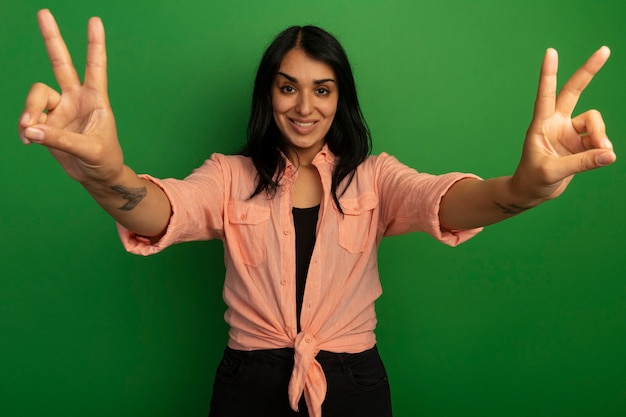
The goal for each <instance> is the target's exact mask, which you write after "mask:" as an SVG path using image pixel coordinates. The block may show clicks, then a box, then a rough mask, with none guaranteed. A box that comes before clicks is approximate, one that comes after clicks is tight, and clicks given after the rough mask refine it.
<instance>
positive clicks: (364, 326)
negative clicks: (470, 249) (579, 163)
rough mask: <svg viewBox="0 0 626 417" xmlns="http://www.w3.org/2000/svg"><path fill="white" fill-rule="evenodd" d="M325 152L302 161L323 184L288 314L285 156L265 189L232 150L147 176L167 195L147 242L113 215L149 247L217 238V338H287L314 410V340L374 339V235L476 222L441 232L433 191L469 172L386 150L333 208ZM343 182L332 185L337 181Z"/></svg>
mask: <svg viewBox="0 0 626 417" xmlns="http://www.w3.org/2000/svg"><path fill="white" fill-rule="evenodd" d="M333 162H334V156H333V154H332V153H331V152H330V151H329V150H328V148H327V147H324V148H323V149H322V150H321V151H320V152H319V153H318V154H317V156H316V157H315V159H314V161H313V165H314V166H315V167H316V168H317V169H318V171H319V174H320V177H321V179H322V186H323V189H324V194H323V198H322V202H321V206H320V211H319V218H318V223H317V237H316V243H315V248H314V250H313V254H312V256H311V261H310V265H309V271H308V275H307V280H306V288H305V293H304V300H303V307H302V313H301V319H300V321H301V323H300V325H301V329H302V330H301V332H300V333H297V323H296V307H295V306H296V289H295V285H296V282H295V280H296V269H295V268H296V257H295V237H294V231H295V230H294V224H293V217H292V211H291V209H292V204H291V192H290V191H291V186H292V185H293V183H294V181H295V179H296V178H297V175H298V172H297V170H296V169H295V167H294V166H293V165H292V164H291V163H290V162H289V160H286V163H287V167H286V171H285V174H284V177H283V179H282V180H281V181H282V182H281V186H280V188H279V189H278V190H277V193H276V195H275V196H274V198H268V197H267V196H266V195H265V194H262V195H257V196H255V197H254V198H253V199H249V197H250V195H252V192H253V190H254V187H255V178H256V169H255V167H254V165H253V163H252V160H251V159H250V158H247V157H243V156H225V155H221V154H214V155H213V156H212V157H211V159H209V160H207V161H205V163H204V164H203V165H202V166H201V167H199V168H197V169H196V170H194V171H193V173H192V174H191V175H189V176H188V177H187V178H185V179H184V180H177V179H164V180H158V179H155V178H152V177H149V176H144V178H147V179H149V180H151V181H153V182H154V183H156V184H157V185H159V186H160V187H161V188H162V189H163V190H164V191H165V193H166V195H167V196H168V198H169V200H170V202H171V205H172V213H173V214H172V217H171V219H170V223H169V225H168V228H167V231H166V234H165V235H164V236H163V237H162V238H161V239H160V241H159V242H157V243H156V244H153V245H151V244H150V242H149V241H147V240H146V239H145V238H142V237H141V236H137V235H136V234H134V233H132V232H129V231H128V230H126V229H124V228H123V227H122V226H119V225H118V228H119V232H120V236H121V239H122V242H123V244H124V246H125V248H126V249H127V250H128V251H130V252H132V253H136V254H141V255H149V254H153V253H156V252H159V251H161V250H163V249H164V248H166V247H168V246H170V245H173V244H175V243H178V242H184V241H191V240H206V239H221V240H222V241H223V243H224V259H225V264H226V277H225V282H224V293H223V295H224V301H225V302H226V305H227V306H228V309H227V311H226V313H225V319H226V321H227V322H228V324H229V325H230V332H229V336H230V338H229V342H228V345H229V346H230V347H231V348H233V349H239V350H256V349H273V348H284V347H293V348H294V349H295V365H294V370H293V373H292V377H291V381H290V385H289V398H290V401H291V406H292V408H293V409H294V410H295V409H297V404H298V401H299V399H300V397H301V395H302V394H303V393H304V395H305V399H306V402H307V407H308V408H309V411H310V413H311V415H312V416H314V417H319V416H321V404H322V402H323V400H324V397H325V394H326V379H325V376H324V372H323V371H322V368H321V366H320V364H319V363H318V362H317V361H316V360H315V356H316V354H317V352H319V351H320V350H326V351H330V352H347V353H358V352H362V351H365V350H367V349H369V348H371V347H373V346H374V345H375V343H376V337H375V334H374V329H375V327H376V313H375V310H374V302H375V301H376V299H377V298H378V297H379V296H380V295H381V293H382V289H381V285H380V280H379V275H378V264H377V250H378V245H379V243H380V241H381V239H382V238H383V237H384V236H390V235H399V234H403V233H407V232H425V233H428V234H430V235H431V236H433V237H434V238H435V239H437V240H439V241H441V242H443V243H446V244H448V245H451V246H455V245H458V244H459V243H461V242H463V241H465V240H467V239H469V238H471V237H472V236H474V235H475V234H476V233H478V232H479V231H480V230H481V229H473V230H464V231H454V232H444V231H442V230H441V228H440V225H439V215H438V213H439V203H440V201H441V198H442V197H443V195H444V194H445V193H446V191H447V190H448V189H449V188H450V187H451V186H452V185H453V184H454V183H455V182H457V181H459V180H460V179H462V178H467V177H471V178H477V177H476V176H474V175H471V174H461V173H449V174H444V175H438V176H436V175H430V174H424V173H418V172H417V171H415V170H414V169H412V168H409V167H407V166H406V165H403V164H401V163H400V162H398V160H397V159H395V158H394V157H392V156H389V155H387V154H384V153H383V154H381V155H379V156H371V157H369V158H367V159H366V160H365V161H364V162H363V163H362V164H361V165H360V166H359V167H358V169H357V171H356V175H355V176H354V179H353V181H352V183H351V184H350V187H349V188H348V189H347V191H346V192H345V193H344V194H343V195H342V196H341V197H340V199H339V201H340V204H341V206H342V209H343V212H344V215H342V214H341V213H340V212H339V211H338V210H337V208H336V207H335V204H334V202H333V200H332V197H331V193H330V187H331V175H332V169H333ZM341 189H342V188H341V187H340V190H341Z"/></svg>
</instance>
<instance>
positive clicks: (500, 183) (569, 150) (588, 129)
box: [439, 47, 616, 230]
mask: <svg viewBox="0 0 626 417" xmlns="http://www.w3.org/2000/svg"><path fill="white" fill-rule="evenodd" d="M609 55H610V51H609V49H608V48H607V47H602V48H600V49H599V50H597V51H596V52H595V53H594V54H593V55H592V56H591V57H590V58H589V59H588V60H587V62H586V63H585V64H584V65H583V66H582V67H580V68H579V69H578V70H577V71H576V72H575V73H574V75H573V76H572V77H571V78H570V79H569V80H568V81H567V83H565V85H564V86H563V88H562V89H561V91H560V92H559V94H558V95H557V93H556V89H557V68H558V56H557V52H556V51H555V50H554V49H548V51H547V52H546V55H545V57H544V60H543V64H542V66H541V76H540V79H539V88H538V92H537V99H536V101H535V110H534V116H533V119H532V122H531V124H530V127H529V129H528V132H527V133H526V139H525V141H524V148H523V151H522V157H521V160H520V163H519V165H518V167H517V169H516V171H515V173H514V174H513V175H512V176H510V177H499V178H493V179H489V180H486V181H479V180H473V179H467V180H462V181H459V182H458V183H457V184H455V185H454V186H453V187H452V188H450V190H449V191H448V193H447V194H446V195H445V196H444V198H443V199H442V202H441V209H440V213H439V217H440V221H441V224H442V226H443V227H445V228H447V229H451V230H455V229H469V228H474V227H480V226H486V225H489V224H492V223H496V222H499V221H501V220H505V219H507V218H510V217H512V216H514V215H516V214H519V213H521V212H523V211H525V210H527V209H530V208H532V207H535V206H537V205H539V204H541V203H542V202H544V201H547V200H550V199H553V198H556V197H558V196H559V195H561V193H562V192H563V191H564V190H565V188H566V187H567V185H568V184H569V182H570V181H571V179H572V177H573V176H574V175H575V174H577V173H580V172H583V171H588V170H591V169H594V168H599V167H603V166H606V165H610V164H612V163H613V162H615V159H616V156H615V153H614V152H613V145H612V144H611V142H610V141H609V139H608V138H607V136H606V129H605V125H604V121H603V120H602V116H601V114H600V113H599V112H598V111H596V110H590V111H587V112H585V113H582V114H580V115H578V116H576V117H573V118H572V112H573V111H574V108H575V106H576V103H577V102H578V99H579V97H580V95H581V93H582V92H583V91H584V89H585V88H586V87H587V85H588V84H589V83H590V82H591V80H592V78H593V77H594V75H595V74H596V73H597V72H598V71H599V70H600V68H602V66H603V65H604V63H605V62H606V61H607V59H608V58H609Z"/></svg>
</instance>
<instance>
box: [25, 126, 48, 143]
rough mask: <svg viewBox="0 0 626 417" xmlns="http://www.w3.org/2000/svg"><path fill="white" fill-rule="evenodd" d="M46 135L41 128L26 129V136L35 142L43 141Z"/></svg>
mask: <svg viewBox="0 0 626 417" xmlns="http://www.w3.org/2000/svg"><path fill="white" fill-rule="evenodd" d="M44 135H45V133H44V131H43V130H41V129H36V128H34V127H27V128H26V129H24V136H26V138H27V139H29V140H31V141H33V142H43V138H44Z"/></svg>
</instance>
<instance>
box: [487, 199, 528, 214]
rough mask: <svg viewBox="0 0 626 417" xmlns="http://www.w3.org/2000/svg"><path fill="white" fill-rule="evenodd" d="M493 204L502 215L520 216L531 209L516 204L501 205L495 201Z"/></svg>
mask: <svg viewBox="0 0 626 417" xmlns="http://www.w3.org/2000/svg"><path fill="white" fill-rule="evenodd" d="M493 204H495V205H496V206H498V208H499V209H500V210H502V213H504V214H520V213H522V212H524V211H526V210H528V209H529V208H531V207H522V206H518V205H517V204H513V203H508V204H502V203H498V202H497V201H494V202H493Z"/></svg>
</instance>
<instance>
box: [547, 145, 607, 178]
mask: <svg viewBox="0 0 626 417" xmlns="http://www.w3.org/2000/svg"><path fill="white" fill-rule="evenodd" d="M616 159H617V157H616V156H615V153H614V152H613V151H611V150H607V149H591V150H588V151H584V152H580V153H577V154H573V155H569V156H564V157H561V158H559V161H558V165H557V166H556V167H555V171H554V173H553V174H554V175H555V177H556V178H567V177H569V176H571V175H574V174H578V173H580V172H584V171H589V170H592V169H596V168H600V167H603V166H606V165H610V164H612V163H613V162H615V160H616Z"/></svg>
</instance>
